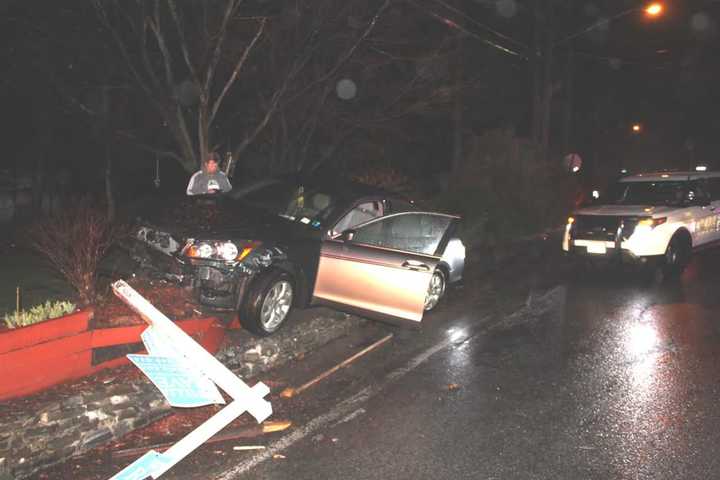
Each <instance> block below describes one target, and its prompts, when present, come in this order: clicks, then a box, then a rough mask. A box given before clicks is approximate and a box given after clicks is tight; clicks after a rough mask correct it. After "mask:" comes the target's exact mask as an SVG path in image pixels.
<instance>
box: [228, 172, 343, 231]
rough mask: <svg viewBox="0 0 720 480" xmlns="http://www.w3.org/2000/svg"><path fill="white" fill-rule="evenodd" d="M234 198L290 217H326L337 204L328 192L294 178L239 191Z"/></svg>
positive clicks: (308, 220)
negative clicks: (298, 182)
mask: <svg viewBox="0 0 720 480" xmlns="http://www.w3.org/2000/svg"><path fill="white" fill-rule="evenodd" d="M233 197H234V198H236V199H238V200H241V201H243V202H246V203H249V204H251V205H253V206H255V207H258V208H261V209H262V210H265V211H268V212H271V213H274V214H276V215H279V216H281V217H283V218H287V219H289V220H293V221H295V220H297V221H300V222H302V223H310V221H318V222H322V221H324V220H325V219H326V218H327V216H328V215H329V214H330V212H331V210H332V208H333V207H334V206H335V201H334V198H333V197H332V196H331V195H330V194H327V193H324V192H320V191H318V190H316V189H312V188H308V187H305V186H303V185H299V184H297V183H294V182H273V183H270V184H265V185H261V186H259V187H258V188H251V189H245V190H241V191H239V192H238V193H237V194H235V195H233Z"/></svg>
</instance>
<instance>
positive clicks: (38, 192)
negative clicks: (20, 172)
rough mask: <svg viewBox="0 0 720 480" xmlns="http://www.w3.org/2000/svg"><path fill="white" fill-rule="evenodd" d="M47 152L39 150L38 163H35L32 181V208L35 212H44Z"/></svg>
mask: <svg viewBox="0 0 720 480" xmlns="http://www.w3.org/2000/svg"><path fill="white" fill-rule="evenodd" d="M46 167H47V165H46V162H45V154H44V153H42V152H38V157H37V163H36V164H35V172H33V173H34V174H33V182H32V209H33V213H35V214H39V213H42V199H43V194H44V193H45V170H46Z"/></svg>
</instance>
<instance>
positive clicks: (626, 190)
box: [602, 181, 688, 206]
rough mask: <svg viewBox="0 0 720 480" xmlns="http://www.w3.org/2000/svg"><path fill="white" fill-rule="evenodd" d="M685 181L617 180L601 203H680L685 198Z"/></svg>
mask: <svg viewBox="0 0 720 480" xmlns="http://www.w3.org/2000/svg"><path fill="white" fill-rule="evenodd" d="M687 191H688V182H687V181H679V182H675V181H663V182H652V181H645V182H618V183H616V184H615V185H613V186H612V187H610V190H609V191H608V194H607V196H606V197H605V198H604V199H603V201H602V203H605V204H610V205H657V206H660V205H681V204H682V203H683V202H684V201H685V199H686V192H687Z"/></svg>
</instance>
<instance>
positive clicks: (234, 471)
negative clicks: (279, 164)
mask: <svg viewBox="0 0 720 480" xmlns="http://www.w3.org/2000/svg"><path fill="white" fill-rule="evenodd" d="M552 247H553V245H551V244H550V242H547V246H546V250H547V255H546V254H541V255H534V256H531V257H528V258H525V259H520V261H519V262H517V264H516V265H515V266H514V267H512V268H511V269H510V270H509V271H508V272H506V274H501V275H496V276H494V277H493V279H492V280H490V281H488V279H487V278H485V279H477V280H471V281H468V282H467V284H466V285H465V286H464V287H463V288H461V289H459V290H455V291H452V292H450V295H449V297H450V298H449V299H448V301H446V302H445V303H444V304H443V305H442V306H441V307H440V310H439V311H438V312H436V313H435V314H433V315H432V316H431V317H430V318H428V319H426V323H425V325H424V326H423V328H422V329H420V330H417V331H416V330H408V329H402V328H396V327H388V326H384V325H382V324H377V323H370V324H369V325H368V326H367V327H366V328H364V329H361V331H359V332H356V333H355V334H354V335H352V336H351V337H349V338H344V339H341V340H339V341H337V342H335V343H334V344H331V345H329V346H327V347H326V348H323V349H321V350H320V351H318V352H317V353H315V354H313V355H310V356H308V357H307V358H305V359H304V360H303V361H301V362H298V363H294V364H292V365H288V366H286V367H282V368H280V369H278V370H276V371H273V372H272V373H271V374H270V375H269V376H268V377H267V378H263V380H265V381H267V382H268V383H269V384H271V385H274V386H275V387H274V388H273V394H272V397H271V400H272V402H273V407H274V410H275V414H274V416H273V418H275V419H289V420H291V421H292V422H293V427H292V428H291V429H289V430H287V431H285V432H282V433H274V434H271V435H268V436H265V437H260V438H256V439H241V440H235V441H230V442H222V443H216V444H213V445H206V446H204V447H201V448H200V449H199V450H198V451H196V452H195V453H193V454H192V455H191V456H190V457H188V458H187V459H186V460H185V461H183V462H182V463H181V464H180V465H178V466H176V467H175V468H173V469H172V470H170V471H169V472H168V473H167V474H166V475H164V476H163V477H162V478H167V479H168V480H171V479H210V478H215V479H221V480H229V479H246V478H247V479H260V478H262V479H267V480H275V479H277V480H281V479H293V480H301V479H313V480H315V479H336V478H337V479H341V478H347V479H379V478H396V479H457V478H468V479H470V478H472V479H573V480H574V479H710V478H718V477H720V456H718V455H717V454H716V450H717V445H719V444H720V367H718V365H720V361H719V360H720V316H719V315H718V306H719V305H718V304H719V303H720V281H719V280H720V250H716V251H714V252H707V253H704V254H702V255H700V256H697V257H695V259H694V261H693V263H692V265H691V266H690V268H689V269H688V271H686V272H685V274H684V275H683V277H682V279H681V280H680V281H678V282H670V283H666V284H661V285H656V284H652V283H649V281H648V280H647V278H646V277H643V276H641V275H637V274H635V273H634V272H632V271H627V270H620V271H618V270H610V271H602V270H600V271H595V270H592V271H590V272H588V273H584V274H583V275H581V276H577V275H573V274H571V273H570V272H569V271H568V269H567V268H564V267H563V266H567V264H566V263H564V262H563V261H562V260H561V259H560V258H559V257H558V256H557V250H555V249H553V248H552ZM511 312H514V313H511ZM388 332H390V333H393V335H394V337H393V338H392V340H391V341H390V342H389V343H387V344H385V345H384V346H383V347H381V348H379V349H377V350H376V351H373V352H372V353H370V354H368V355H366V356H365V357H363V358H362V359H360V360H358V361H356V362H355V363H353V364H352V366H350V367H348V368H346V369H343V370H341V371H339V372H338V373H336V374H334V375H332V376H331V377H329V378H328V379H326V380H324V381H323V382H321V383H319V384H317V385H316V386H314V387H312V388H310V389H308V390H306V391H305V392H304V393H303V394H301V395H299V396H298V397H296V398H293V399H291V400H286V399H281V398H279V397H278V396H277V393H278V392H279V391H280V390H281V389H282V388H283V387H284V386H286V385H294V386H297V385H299V384H301V383H303V382H305V381H306V380H308V379H310V378H313V377H314V376H316V375H317V374H318V373H320V372H322V371H324V370H326V369H327V368H329V367H331V366H333V365H335V364H337V363H338V362H340V361H342V360H343V359H344V358H347V357H348V356H350V355H351V354H353V353H355V352H357V351H358V350H360V349H361V348H363V347H364V346H367V345H369V344H370V343H372V342H373V341H374V340H377V339H378V338H381V337H382V336H384V335H386V334H387V333H388ZM239 445H260V446H264V447H265V449H264V450H258V451H235V450H234V449H233V447H234V446H239ZM127 463H129V461H128V460H125V461H114V462H108V461H107V460H106V459H103V458H99V457H98V458H93V457H92V456H90V458H89V459H88V460H87V463H85V464H77V465H73V464H72V463H71V464H67V465H66V466H65V467H64V468H55V469H51V470H50V471H47V472H45V474H44V475H42V476H39V477H38V478H44V479H45V478H68V477H67V474H68V473H69V472H72V473H73V475H72V476H73V478H82V479H85V478H87V479H90V478H93V479H99V478H109V477H110V476H112V474H113V473H116V472H117V471H119V470H120V469H121V468H122V467H123V466H124V465H126V464H127ZM90 465H94V466H93V467H92V468H90ZM58 475H59V476H58Z"/></svg>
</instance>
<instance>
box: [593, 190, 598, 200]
mask: <svg viewBox="0 0 720 480" xmlns="http://www.w3.org/2000/svg"><path fill="white" fill-rule="evenodd" d="M592 197H593V198H594V199H596V200H597V199H598V198H600V192H598V191H597V190H593V191H592Z"/></svg>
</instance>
